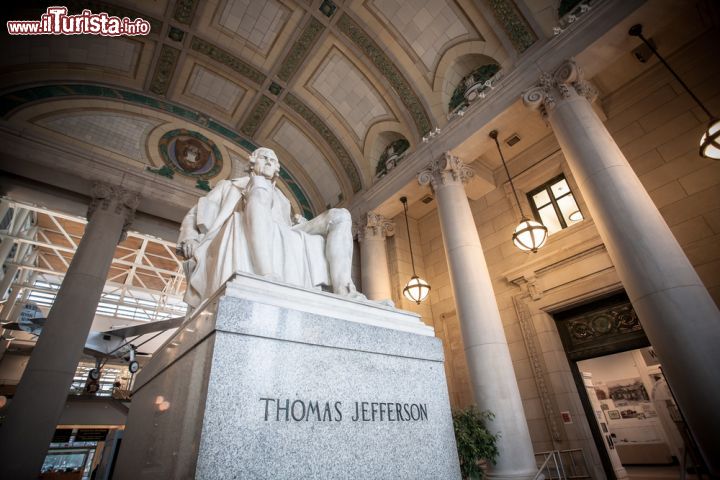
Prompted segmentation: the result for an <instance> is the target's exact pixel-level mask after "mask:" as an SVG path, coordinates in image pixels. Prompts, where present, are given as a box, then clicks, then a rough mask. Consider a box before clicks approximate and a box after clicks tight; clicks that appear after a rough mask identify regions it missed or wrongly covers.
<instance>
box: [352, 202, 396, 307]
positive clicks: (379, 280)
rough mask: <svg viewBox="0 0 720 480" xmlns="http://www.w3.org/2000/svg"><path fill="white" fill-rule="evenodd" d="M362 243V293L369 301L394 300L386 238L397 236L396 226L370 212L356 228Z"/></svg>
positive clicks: (359, 240)
mask: <svg viewBox="0 0 720 480" xmlns="http://www.w3.org/2000/svg"><path fill="white" fill-rule="evenodd" d="M355 228H356V231H357V238H358V242H360V274H361V276H362V291H363V293H364V294H365V296H366V297H367V298H368V299H369V300H389V299H392V287H391V285H390V272H389V271H388V261H387V248H386V246H385V238H386V237H391V236H393V235H395V224H394V223H393V222H391V221H389V220H387V219H386V218H385V217H383V216H382V215H378V214H376V213H373V212H368V213H367V214H366V215H364V218H363V221H362V222H359V223H358V224H356V226H355Z"/></svg>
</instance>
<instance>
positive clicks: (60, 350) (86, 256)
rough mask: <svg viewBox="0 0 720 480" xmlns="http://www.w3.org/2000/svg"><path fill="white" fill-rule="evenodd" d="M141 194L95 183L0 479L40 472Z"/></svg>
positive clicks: (21, 390) (15, 403)
mask: <svg viewBox="0 0 720 480" xmlns="http://www.w3.org/2000/svg"><path fill="white" fill-rule="evenodd" d="M137 203H138V195H137V194H135V193H131V192H127V191H125V190H123V189H122V188H120V187H114V186H110V185H107V184H104V183H97V184H96V185H95V186H94V188H93V201H92V204H91V205H90V209H89V210H88V224H87V226H86V227H85V233H84V234H83V238H82V240H81V241H80V244H79V245H78V248H77V251H76V252H75V255H74V256H73V259H72V262H71V263H70V266H69V268H68V271H67V273H66V274H65V278H64V279H63V283H62V285H61V286H60V290H59V291H58V294H57V297H56V298H55V302H54V304H53V306H52V308H51V309H50V313H49V314H48V319H47V322H46V324H45V326H44V328H43V331H42V334H41V335H40V337H39V339H38V342H37V344H36V345H35V348H34V349H33V352H32V355H31V356H30V360H29V362H28V365H27V368H26V369H25V373H24V374H23V376H22V379H21V380H20V383H19V385H18V388H17V391H16V393H15V396H14V397H13V400H12V403H11V404H10V405H9V407H8V413H7V417H6V419H5V422H4V424H3V425H2V427H0V445H2V447H1V448H0V478H13V479H18V480H24V479H34V478H37V476H38V475H39V473H40V468H41V467H42V464H43V460H44V458H45V455H46V453H47V450H48V446H49V444H50V441H51V440H52V436H53V432H54V431H55V427H56V425H57V422H58V419H59V418H60V415H61V413H62V410H63V408H64V406H65V401H66V399H67V396H68V392H69V389H70V385H71V384H72V379H73V376H74V374H75V370H76V369H77V365H78V362H79V360H80V355H81V354H82V350H83V347H84V345H85V341H86V340H87V337H88V333H89V331H90V327H91V325H92V322H93V319H94V318H95V310H96V309H97V304H98V301H99V300H100V295H101V293H102V290H103V287H104V285H105V280H106V278H107V274H108V271H109V269H110V264H111V263H112V259H113V254H114V252H115V247H116V246H117V244H118V242H119V241H120V240H121V238H122V236H123V235H124V232H125V229H126V228H127V226H128V225H129V223H130V222H131V221H132V216H133V214H134V211H135V208H136V207H137Z"/></svg>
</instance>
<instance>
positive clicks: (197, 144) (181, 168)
mask: <svg viewBox="0 0 720 480" xmlns="http://www.w3.org/2000/svg"><path fill="white" fill-rule="evenodd" d="M159 146H160V155H161V156H162V159H163V162H165V165H167V166H168V167H170V168H171V169H173V170H174V171H176V172H178V173H180V174H182V175H186V176H188V177H193V178H197V179H201V180H207V179H209V178H213V177H215V176H216V175H217V174H218V173H220V170H221V169H222V156H221V155H220V150H218V148H217V147H216V146H215V144H214V143H213V142H211V141H210V140H208V139H207V138H206V137H205V136H204V135H201V134H200V133H198V132H191V131H190V130H185V129H178V130H171V131H169V132H167V133H166V134H165V135H163V136H162V137H161V138H160V145H159Z"/></svg>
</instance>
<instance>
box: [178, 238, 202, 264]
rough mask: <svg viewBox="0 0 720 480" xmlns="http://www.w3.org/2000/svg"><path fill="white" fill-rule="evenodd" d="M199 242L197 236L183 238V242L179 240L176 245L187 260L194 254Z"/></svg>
mask: <svg viewBox="0 0 720 480" xmlns="http://www.w3.org/2000/svg"><path fill="white" fill-rule="evenodd" d="M199 243H200V242H199V241H198V239H197V238H193V239H190V240H185V241H184V242H180V244H179V245H178V250H180V253H181V255H182V256H183V257H185V259H186V260H188V259H190V258H192V257H193V256H194V255H195V249H196V248H197V246H198V244H199Z"/></svg>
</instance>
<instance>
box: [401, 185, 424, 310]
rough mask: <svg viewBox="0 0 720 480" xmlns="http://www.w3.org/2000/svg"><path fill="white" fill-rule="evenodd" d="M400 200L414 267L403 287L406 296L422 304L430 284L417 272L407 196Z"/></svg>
mask: <svg viewBox="0 0 720 480" xmlns="http://www.w3.org/2000/svg"><path fill="white" fill-rule="evenodd" d="M400 201H401V202H402V204H403V210H404V211H405V227H406V228H407V234H408V245H410V262H412V269H413V274H412V277H410V280H409V281H408V283H407V285H405V288H403V295H405V298H407V299H408V300H410V301H412V302H415V303H417V304H418V305H420V302H422V301H423V300H425V299H426V298H427V296H428V295H429V294H430V284H429V283H428V282H426V281H425V280H423V279H422V278H420V277H418V275H417V273H415V257H414V256H413V249H412V240H411V239H410V224H409V223H408V214H407V197H400Z"/></svg>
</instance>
